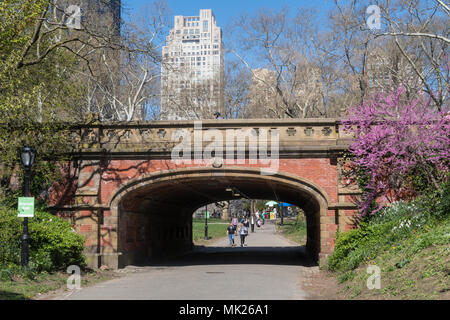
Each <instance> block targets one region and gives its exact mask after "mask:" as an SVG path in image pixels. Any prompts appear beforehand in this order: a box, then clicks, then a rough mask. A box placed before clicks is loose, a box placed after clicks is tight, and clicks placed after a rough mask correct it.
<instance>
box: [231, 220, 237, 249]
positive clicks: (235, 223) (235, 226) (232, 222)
mask: <svg viewBox="0 0 450 320" xmlns="http://www.w3.org/2000/svg"><path fill="white" fill-rule="evenodd" d="M231 224H232V225H233V228H234V233H235V234H236V230H237V226H238V219H237V218H236V217H234V218H233V219H231ZM233 244H234V237H233Z"/></svg>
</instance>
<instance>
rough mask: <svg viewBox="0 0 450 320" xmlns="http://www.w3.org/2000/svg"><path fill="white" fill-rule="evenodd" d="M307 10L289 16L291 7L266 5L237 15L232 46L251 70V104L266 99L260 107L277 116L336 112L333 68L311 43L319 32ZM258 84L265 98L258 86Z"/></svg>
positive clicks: (230, 46) (271, 115)
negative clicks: (331, 104) (332, 97)
mask: <svg viewBox="0 0 450 320" xmlns="http://www.w3.org/2000/svg"><path fill="white" fill-rule="evenodd" d="M307 13H308V14H311V15H313V13H314V12H313V11H312V10H307ZM308 14H305V13H304V12H301V11H299V12H298V13H297V15H296V16H295V17H294V18H290V15H289V10H288V9H287V8H284V9H282V10H279V11H272V10H269V9H263V10H260V11H259V12H258V13H257V14H256V15H255V16H253V17H248V16H247V15H243V16H241V17H240V18H239V19H237V20H236V21H235V23H234V25H233V26H232V28H231V32H232V33H233V34H234V37H232V39H233V41H232V42H230V43H229V50H230V51H231V52H232V53H233V54H234V55H235V56H236V57H238V59H239V60H240V61H241V62H242V63H243V65H244V66H245V67H246V68H247V69H248V71H249V72H250V73H251V75H252V82H253V89H252V90H251V91H253V93H252V96H253V97H254V98H253V103H252V102H250V104H251V105H252V104H253V106H252V107H251V108H254V106H255V105H258V104H259V105H262V104H266V105H265V106H260V107H259V108H264V110H265V111H267V112H268V113H269V114H270V117H277V118H285V117H291V118H292V117H300V118H306V117H327V116H332V114H333V113H332V112H330V111H331V110H330V109H329V108H328V102H329V101H330V100H329V99H328V97H327V96H326V91H325V90H326V89H329V88H330V86H331V83H327V84H326V85H324V81H329V77H328V76H327V74H328V73H329V70H328V69H327V68H326V66H324V65H321V64H320V60H319V59H318V58H319V56H320V55H318V54H317V52H315V51H314V48H313V46H311V44H310V42H311V38H314V37H317V36H318V34H319V32H318V31H317V30H314V29H311V28H308V25H310V24H312V18H311V15H310V16H308ZM233 44H236V45H234V46H233ZM305 44H306V45H305ZM322 61H323V60H322ZM264 70H266V71H264ZM258 87H259V88H260V89H261V90H262V94H264V95H266V96H267V98H266V99H265V98H263V97H261V96H258V94H257V92H255V89H256V88H258ZM255 97H258V99H259V100H260V101H255ZM262 110H263V109H262ZM259 114H261V112H259ZM333 115H334V114H333Z"/></svg>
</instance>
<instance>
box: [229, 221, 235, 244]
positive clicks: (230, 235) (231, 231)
mask: <svg viewBox="0 0 450 320" xmlns="http://www.w3.org/2000/svg"><path fill="white" fill-rule="evenodd" d="M235 234H236V229H235V228H234V226H233V224H232V223H231V222H230V224H229V225H228V228H227V235H228V240H229V241H230V246H233V245H234V235H235Z"/></svg>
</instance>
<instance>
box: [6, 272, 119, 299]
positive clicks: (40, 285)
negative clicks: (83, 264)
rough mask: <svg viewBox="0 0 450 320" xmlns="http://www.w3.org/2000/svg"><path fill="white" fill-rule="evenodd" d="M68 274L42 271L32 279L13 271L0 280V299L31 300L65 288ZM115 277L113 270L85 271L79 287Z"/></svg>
mask: <svg viewBox="0 0 450 320" xmlns="http://www.w3.org/2000/svg"><path fill="white" fill-rule="evenodd" d="M69 276H70V275H69V274H67V273H64V272H51V273H48V272H42V273H38V274H35V275H34V276H33V278H32V279H30V278H29V277H28V276H23V275H21V274H20V273H15V274H13V275H11V276H10V279H8V280H1V281H0V300H32V299H39V297H40V296H41V295H44V294H48V293H50V292H52V291H57V290H61V291H63V290H67V289H66V285H67V279H68V277H69ZM115 277H117V274H116V273H115V272H114V271H113V270H105V271H100V270H98V271H93V270H90V271H86V272H82V274H81V287H82V288H83V287H87V286H91V285H94V284H96V283H99V282H102V281H106V280H110V279H113V278H115Z"/></svg>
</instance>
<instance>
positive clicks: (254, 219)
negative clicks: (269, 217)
mask: <svg viewBox="0 0 450 320" xmlns="http://www.w3.org/2000/svg"><path fill="white" fill-rule="evenodd" d="M255 222H256V218H255V215H254V214H252V216H251V217H250V226H251V230H252V233H253V232H255Z"/></svg>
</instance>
